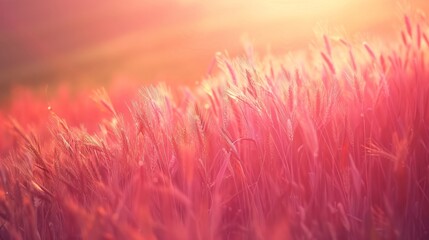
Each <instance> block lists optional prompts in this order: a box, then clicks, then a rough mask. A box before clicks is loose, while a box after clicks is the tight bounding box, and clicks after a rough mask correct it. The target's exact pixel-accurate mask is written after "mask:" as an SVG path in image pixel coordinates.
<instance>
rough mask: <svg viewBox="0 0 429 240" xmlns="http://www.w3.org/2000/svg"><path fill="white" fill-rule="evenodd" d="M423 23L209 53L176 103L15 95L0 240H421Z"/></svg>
mask: <svg viewBox="0 0 429 240" xmlns="http://www.w3.org/2000/svg"><path fill="white" fill-rule="evenodd" d="M428 30H429V25H428V22H427V20H426V19H425V18H424V17H423V16H421V15H418V14H416V15H410V16H409V17H408V16H405V17H404V25H403V26H398V34H397V38H395V39H384V40H379V41H377V40H374V41H368V42H364V43H362V42H361V41H358V40H355V39H341V38H333V37H329V36H324V37H323V38H322V39H320V42H321V43H322V44H321V46H319V47H314V48H311V49H310V48H309V49H307V50H306V51H304V52H295V53H292V54H291V55H289V56H286V57H284V58H281V57H280V56H269V57H261V56H258V55H257V53H254V52H252V51H251V49H249V51H247V52H246V54H245V55H244V56H242V57H237V58H231V57H229V56H228V55H227V54H219V55H217V59H216V60H217V66H218V68H219V69H220V71H219V72H218V73H216V74H213V76H210V77H208V78H207V79H206V80H205V81H204V82H202V83H201V85H200V86H199V87H197V88H196V89H193V90H186V89H184V90H183V91H182V92H181V93H180V94H176V93H174V94H173V93H172V91H170V90H169V89H168V87H167V86H165V85H159V86H151V87H145V88H143V89H142V90H140V91H139V92H137V90H135V88H130V89H128V90H127V91H125V92H122V91H119V90H118V89H115V88H112V89H109V90H107V91H104V90H100V91H97V92H96V93H95V94H88V93H81V94H80V95H78V96H75V97H74V98H71V97H69V94H67V91H66V90H65V91H63V92H61V91H60V92H59V93H58V96H57V97H56V98H54V100H52V101H49V103H47V102H46V101H43V100H42V99H41V98H40V97H37V96H33V95H31V93H28V92H25V91H21V92H17V94H15V95H13V96H14V97H13V100H12V102H11V104H10V105H11V107H10V108H9V110H7V111H4V114H2V115H0V160H1V161H0V237H1V238H2V239H427V238H428V237H429V185H428V184H429V69H428V67H429V66H428V61H429V59H428V55H429V39H428V34H429V31H428ZM89 95H91V96H92V98H89V97H87V96H89ZM92 100H95V101H94V103H93V102H92ZM22 110H25V111H22ZM6 113H7V114H6ZM18 113H19V114H18Z"/></svg>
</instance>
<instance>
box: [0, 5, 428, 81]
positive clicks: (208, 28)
mask: <svg viewBox="0 0 429 240" xmlns="http://www.w3.org/2000/svg"><path fill="white" fill-rule="evenodd" d="M402 2H404V1H402ZM408 2H409V4H408V5H411V6H414V7H419V8H422V9H423V10H425V11H426V10H428V9H429V4H427V3H425V2H427V1H425V0H414V1H408ZM398 6H399V4H395V1H391V0H333V1H328V0H237V1H227V0H224V1H197V0H176V1H173V0H158V1H149V0H124V1H117V0H104V1H96V0H78V1H58V0H39V1H12V0H6V1H1V2H0V87H2V88H3V89H5V87H6V86H7V85H10V83H13V84H16V83H18V84H33V83H40V82H43V83H45V82H51V83H52V82H54V81H58V80H62V79H66V80H68V81H75V82H76V83H79V81H82V79H85V80H87V79H92V80H94V81H97V82H103V81H105V80H108V79H111V78H112V77H114V76H117V75H128V76H131V77H135V78H138V79H141V80H142V82H146V83H147V82H153V81H166V82H168V83H169V84H173V85H174V84H183V83H194V82H195V81H197V80H199V79H201V78H202V77H203V76H204V75H205V73H206V72H207V69H208V67H209V65H210V62H211V61H212V58H213V56H214V53H215V52H217V51H224V50H227V51H228V52H230V53H231V55H234V54H238V53H240V52H241V51H242V39H243V36H247V38H248V39H250V40H252V41H253V43H254V45H255V48H256V49H258V50H259V51H261V52H262V53H264V52H266V49H267V48H268V46H269V47H270V49H271V51H272V52H275V53H276V54H285V53H286V52H287V51H288V50H291V49H296V48H300V47H305V46H306V45H308V43H309V42H310V41H314V31H315V29H317V28H318V26H319V28H320V26H322V28H323V27H326V28H329V29H333V28H335V29H344V30H345V31H346V32H348V33H349V34H350V35H353V34H354V33H361V34H363V35H365V34H370V33H371V34H374V33H375V34H378V33H379V34H383V33H385V32H389V31H390V30H391V29H392V28H393V27H394V25H395V24H401V22H400V20H401V18H400V17H399V16H400V13H401V11H400V9H401V8H400V7H398ZM402 6H406V5H405V4H402Z"/></svg>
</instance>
